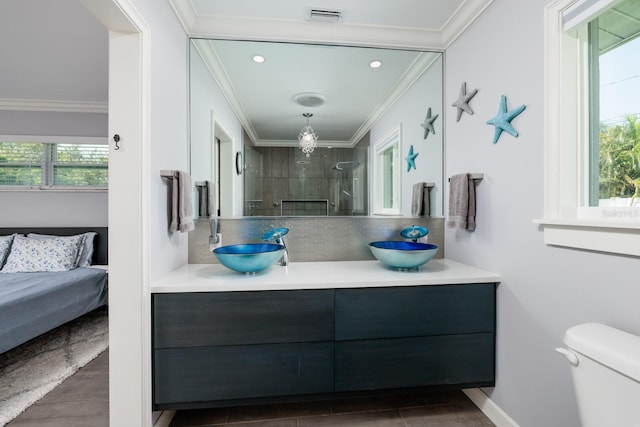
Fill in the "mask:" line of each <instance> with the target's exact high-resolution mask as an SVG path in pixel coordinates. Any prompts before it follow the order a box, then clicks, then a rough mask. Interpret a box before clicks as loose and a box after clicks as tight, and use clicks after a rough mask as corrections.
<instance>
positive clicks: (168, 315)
mask: <svg viewBox="0 0 640 427" xmlns="http://www.w3.org/2000/svg"><path fill="white" fill-rule="evenodd" d="M333 300H334V296H333V290H332V289H328V290H317V291H316V290H304V291H265V292H211V293H184V294H155V295H154V296H153V325H154V329H153V339H154V348H156V349H157V348H174V347H199V346H209V345H240V344H264V343H288V342H310V341H333V337H334V324H333V322H334V316H333Z"/></svg>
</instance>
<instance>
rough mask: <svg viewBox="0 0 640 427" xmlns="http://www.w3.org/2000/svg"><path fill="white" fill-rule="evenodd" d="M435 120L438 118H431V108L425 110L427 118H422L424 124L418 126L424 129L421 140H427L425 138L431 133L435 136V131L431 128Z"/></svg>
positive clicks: (436, 116)
mask: <svg viewBox="0 0 640 427" xmlns="http://www.w3.org/2000/svg"><path fill="white" fill-rule="evenodd" d="M437 118H438V114H436V115H435V116H433V117H431V107H429V109H428V110H427V116H426V117H425V118H424V122H422V124H420V126H422V127H423V128H424V138H423V139H427V137H428V136H429V132H431V133H432V134H434V135H435V134H436V130H435V129H434V128H433V122H435V121H436V119H437Z"/></svg>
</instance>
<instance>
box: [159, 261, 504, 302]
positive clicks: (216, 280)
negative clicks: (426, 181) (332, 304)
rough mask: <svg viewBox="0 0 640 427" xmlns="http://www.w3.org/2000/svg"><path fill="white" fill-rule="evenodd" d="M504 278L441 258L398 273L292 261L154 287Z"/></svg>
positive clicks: (200, 274) (213, 271) (179, 278)
mask: <svg viewBox="0 0 640 427" xmlns="http://www.w3.org/2000/svg"><path fill="white" fill-rule="evenodd" d="M500 280H501V277H500V275H498V274H495V273H491V272H488V271H484V270H480V269H478V268H475V267H470V266H467V265H465V264H461V263H459V262H455V261H450V260H448V259H442V258H436V259H432V260H431V261H429V262H428V263H427V264H425V265H423V266H422V267H421V268H420V269H419V271H396V270H393V269H390V268H387V267H385V266H384V265H383V264H382V263H380V261H377V260H373V261H320V262H291V263H289V265H287V266H286V267H282V266H280V265H277V264H276V265H273V266H271V267H270V268H268V269H267V270H263V271H261V272H259V273H256V274H255V275H245V274H241V273H237V272H235V271H231V270H229V269H227V268H226V267H224V266H222V265H220V264H187V265H185V266H183V267H181V268H179V269H177V270H175V271H172V272H171V273H168V274H167V275H165V276H163V277H161V278H160V279H158V280H156V281H154V282H152V283H151V292H152V293H171V292H228V291H266V290H290V289H331V288H364V287H381V286H420V285H450V284H463V283H497V282H500Z"/></svg>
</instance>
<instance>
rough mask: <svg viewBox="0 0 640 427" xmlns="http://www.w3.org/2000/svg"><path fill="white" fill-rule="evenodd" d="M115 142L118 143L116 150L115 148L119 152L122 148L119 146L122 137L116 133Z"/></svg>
mask: <svg viewBox="0 0 640 427" xmlns="http://www.w3.org/2000/svg"><path fill="white" fill-rule="evenodd" d="M113 140H114V141H115V143H116V148H115V149H116V150H119V149H120V146H119V145H118V142H120V135H118V134H117V133H116V134H115V135H113Z"/></svg>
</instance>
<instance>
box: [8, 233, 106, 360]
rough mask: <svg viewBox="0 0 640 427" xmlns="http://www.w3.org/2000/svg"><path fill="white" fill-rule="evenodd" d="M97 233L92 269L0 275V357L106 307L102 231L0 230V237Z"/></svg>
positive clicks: (104, 247) (103, 235)
mask: <svg viewBox="0 0 640 427" xmlns="http://www.w3.org/2000/svg"><path fill="white" fill-rule="evenodd" d="M88 231H93V232H95V233H96V235H95V237H94V241H93V254H92V256H91V261H90V263H91V266H89V267H77V268H74V269H71V270H69V271H56V272H28V273H23V272H12V273H4V274H0V353H4V352H5V351H7V350H9V349H12V348H14V347H16V346H18V345H20V344H22V343H24V342H27V341H29V340H30V339H32V338H35V337H37V336H38V335H41V334H43V333H45V332H47V331H49V330H51V329H54V328H56V327H58V326H60V325H62V324H64V323H67V322H69V321H71V320H73V319H75V318H77V317H80V316H82V315H83V314H86V313H88V312H90V311H93V310H95V309H97V308H99V307H102V306H104V305H106V303H107V280H108V273H107V270H106V266H107V264H108V258H107V257H108V250H107V245H108V229H107V228H106V227H67V228H41V227H39V228H0V236H6V235H11V234H14V233H17V234H20V235H25V234H27V233H37V234H42V235H55V236H72V235H78V234H82V233H85V232H88Z"/></svg>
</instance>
